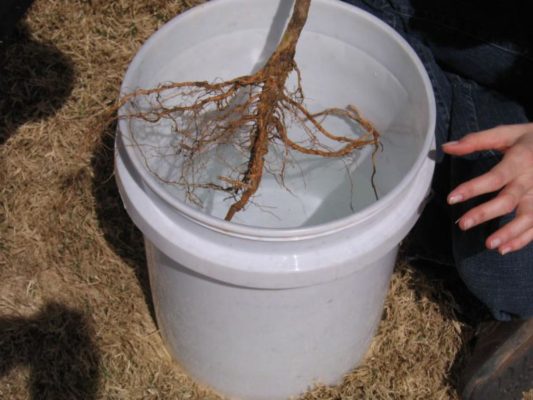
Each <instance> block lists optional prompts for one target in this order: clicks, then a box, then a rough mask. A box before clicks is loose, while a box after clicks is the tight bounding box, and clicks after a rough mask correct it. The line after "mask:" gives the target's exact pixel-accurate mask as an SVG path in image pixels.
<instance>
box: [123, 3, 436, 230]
mask: <svg viewBox="0 0 533 400" xmlns="http://www.w3.org/2000/svg"><path fill="white" fill-rule="evenodd" d="M250 3H253V4H250V5H245V6H244V8H245V10H243V9H242V8H243V6H242V4H239V7H240V8H241V9H240V10H238V12H235V13H234V15H235V18H234V21H232V23H228V22H226V23H225V24H221V23H218V22H217V17H216V13H209V14H207V13H206V14H203V13H201V12H199V13H197V14H196V16H195V18H189V19H185V20H183V21H182V23H181V24H179V25H175V26H174V27H173V28H172V29H171V30H169V31H167V32H166V33H165V37H166V38H167V39H168V40H161V38H160V40H159V41H158V43H157V45H154V46H152V48H151V49H150V50H149V51H150V53H153V56H152V54H150V53H149V54H148V55H147V56H146V57H145V60H146V61H144V62H143V63H142V64H140V65H139V68H138V69H137V70H136V71H134V81H135V82H138V87H144V88H147V87H154V86H156V85H158V84H161V83H163V82H169V81H175V82H182V81H194V80H208V81H214V80H224V79H231V78H235V77H237V76H241V75H245V74H249V73H250V72H252V71H254V70H257V68H258V67H259V66H260V65H261V64H262V62H264V60H265V58H266V57H268V55H269V52H270V51H272V49H273V48H274V47H275V43H277V41H278V39H279V35H280V33H281V31H282V28H283V24H284V23H285V21H286V20H287V17H288V14H287V13H286V12H284V9H286V8H287V7H286V5H285V6H284V5H283V4H284V2H281V3H280V4H278V2H275V1H274V2H260V3H259V4H260V7H258V6H257V4H258V3H256V2H250ZM286 3H288V2H286ZM226 8H231V2H228V3H227V7H226ZM285 11H286V10H285ZM335 11H336V14H334V15H331V16H328V15H327V14H328V13H335ZM324 13H325V14H326V15H324ZM231 15H233V14H232V13H231V12H228V11H226V15H225V19H227V18H231ZM243 15H246V18H243V17H242V16H243ZM319 16H320V18H319ZM273 21H274V23H273ZM332 23H334V24H335V25H336V26H335V29H334V31H335V34H331V33H330V31H331V30H332V28H331V24H332ZM367 23H368V22H366V21H362V23H361V26H360V27H354V25H353V20H350V19H346V20H345V19H344V18H343V16H342V13H340V12H339V10H332V8H331V7H329V8H328V7H323V4H322V3H317V5H316V7H314V8H313V9H312V11H311V14H310V17H309V20H308V22H307V25H306V28H305V30H304V32H303V34H302V37H301V39H300V42H299V44H298V48H297V54H296V61H297V64H298V66H299V68H300V70H301V73H302V79H303V89H304V93H305V96H306V100H305V104H306V106H307V107H308V108H309V109H310V110H311V111H319V110H322V109H325V108H329V107H342V108H344V107H346V106H348V105H355V106H356V107H357V109H358V110H360V112H361V113H362V114H363V116H364V117H365V118H367V119H369V120H370V121H372V122H373V123H374V124H375V125H376V127H377V128H378V130H379V131H380V132H381V133H382V136H381V149H380V150H379V151H378V152H377V154H376V157H375V172H376V174H375V178H374V180H373V181H372V180H371V177H372V174H373V167H374V163H373V160H372V157H371V155H372V152H373V150H374V148H373V147H367V148H365V149H363V150H361V151H358V152H355V153H354V154H353V156H350V157H348V158H343V159H325V158H321V157H316V156H303V155H301V154H298V153H295V152H290V153H289V155H288V157H286V158H285V160H286V164H285V166H284V167H285V173H284V180H283V184H280V179H279V176H277V172H278V171H279V170H280V168H281V162H280V160H281V159H283V158H284V156H283V154H284V148H283V147H282V146H281V145H279V146H278V147H277V148H276V147H275V146H273V147H272V148H271V149H270V151H269V155H268V156H267V157H268V159H271V160H272V164H273V165H277V166H275V167H274V168H272V169H273V171H272V172H265V174H264V177H263V181H262V184H261V186H260V189H259V191H258V192H257V193H256V195H255V197H254V198H253V200H252V202H251V203H250V204H248V206H247V207H246V209H245V211H244V212H240V213H237V215H236V216H235V218H234V220H233V222H237V223H241V224H245V225H250V226H256V227H267V228H294V227H307V226H313V225H318V224H322V223H327V222H330V221H333V220H336V219H339V218H343V217H346V216H348V215H351V214H353V213H356V212H358V211H360V210H362V209H364V208H365V207H367V206H368V205H370V204H372V203H373V202H375V201H376V200H377V198H376V196H375V191H374V189H375V190H376V191H377V194H378V198H383V197H384V196H386V195H387V194H388V193H389V192H390V191H391V190H392V189H394V187H395V186H396V185H397V184H398V183H399V182H401V180H402V178H403V177H404V176H405V175H406V174H407V173H408V172H409V170H410V169H411V168H412V167H413V164H414V162H415V160H416V159H417V157H418V156H419V155H420V152H421V149H422V147H423V144H424V140H425V133H426V131H427V127H428V124H429V121H428V118H427V115H428V114H429V113H428V110H427V104H426V103H425V102H424V100H425V98H426V97H425V96H424V93H423V85H422V82H421V81H420V79H419V77H418V76H417V75H416V70H415V68H414V67H413V65H412V60H411V59H410V58H408V57H406V56H402V55H401V54H398V52H399V50H398V49H397V48H396V47H397V46H393V43H392V39H391V38H390V37H388V36H386V35H381V36H380V34H379V33H377V34H375V35H374V36H373V40H374V44H373V45H372V44H370V45H369V44H368V43H367V42H368V41H367V40H366V38H365V32H366V29H368V27H367V26H363V25H365V24H367ZM200 30H201V31H200ZM276 30H277V31H276ZM358 30H360V31H361V34H358V32H357V31H358ZM185 32H186V33H187V35H186V37H185V35H184V33H185ZM191 32H192V33H191ZM193 33H195V34H193ZM380 41H381V42H380ZM387 47H391V50H390V52H386V51H384V50H387ZM388 63H394V65H388ZM402 63H404V64H405V65H402ZM392 67H394V68H392ZM391 70H394V71H395V73H392V72H391ZM398 71H400V72H398ZM399 74H401V75H404V76H398V75H399ZM293 78H294V77H293ZM293 80H294V79H293ZM401 82H402V83H401ZM290 85H291V83H289V86H290ZM131 89H132V90H133V89H135V88H131ZM325 124H326V126H327V127H328V128H329V129H330V130H331V131H333V132H335V133H336V134H348V133H350V134H357V132H350V131H354V127H353V126H348V125H347V124H346V123H345V122H344V121H342V120H340V119H328V120H327V121H326V122H325ZM355 130H356V129H355ZM130 132H134V134H135V135H136V137H135V145H136V146H138V147H139V148H140V149H141V151H140V152H139V154H141V153H142V155H140V157H142V158H144V159H145V161H146V162H147V163H148V165H149V167H150V169H151V170H152V171H156V173H157V175H158V176H160V177H163V178H164V180H166V181H176V180H178V178H179V174H180V173H181V169H180V167H181V164H180V160H179V159H176V157H175V149H174V148H173V147H172V143H173V141H174V139H173V133H172V132H171V127H170V125H169V124H168V123H165V122H160V123H158V124H151V125H147V124H146V123H144V122H139V121H135V120H134V121H132V122H131V129H130ZM289 134H290V135H291V137H292V138H295V139H297V138H299V137H301V136H302V135H303V133H302V132H301V131H299V130H298V129H296V128H294V127H291V125H289ZM162 149H170V150H162ZM165 152H166V153H165ZM162 154H164V156H163V157H162V156H161V155H162ZM280 155H281V156H280ZM205 158H206V160H207V161H208V162H207V163H206V164H205V165H206V168H202V169H201V170H200V171H198V172H196V173H197V174H198V176H196V178H197V179H199V180H201V179H203V178H205V179H211V180H213V181H216V180H217V177H218V176H220V175H224V170H225V168H227V166H226V161H227V160H231V161H232V163H233V165H234V164H236V163H237V164H238V163H245V162H246V158H244V156H243V155H242V154H239V153H237V152H235V151H234V150H233V149H232V148H231V147H229V146H219V148H218V149H217V150H216V152H214V153H211V154H206V155H205ZM276 162H277V164H276ZM304 176H305V177H304ZM147 179H151V180H152V181H155V184H156V185H160V186H161V189H162V190H165V191H167V192H170V193H171V194H172V196H173V197H174V198H176V199H178V201H182V202H187V199H186V197H185V194H184V190H183V188H182V187H180V186H177V185H172V184H165V183H163V182H162V181H161V180H160V179H158V178H157V177H156V176H154V175H152V176H150V177H148V178H147ZM196 196H197V198H198V199H199V200H200V201H201V204H202V207H199V206H198V204H192V203H190V202H189V203H188V204H189V205H190V206H191V207H197V208H201V209H202V210H203V211H204V212H206V213H208V214H211V215H213V216H216V217H219V218H223V217H224V215H225V213H226V211H227V210H228V208H229V207H230V206H231V204H232V203H233V202H234V201H235V200H234V199H233V198H231V197H228V194H227V193H224V192H217V191H213V190H203V191H202V190H198V191H197V193H196Z"/></svg>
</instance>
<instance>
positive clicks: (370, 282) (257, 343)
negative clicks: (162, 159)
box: [146, 241, 397, 400]
mask: <svg viewBox="0 0 533 400" xmlns="http://www.w3.org/2000/svg"><path fill="white" fill-rule="evenodd" d="M146 251H147V255H148V265H149V271H150V283H151V287H152V294H153V297H154V304H155V308H156V315H157V319H158V324H159V327H160V330H161V333H162V335H163V337H164V339H165V341H166V343H167V345H168V347H169V350H170V351H171V353H172V354H173V355H174V356H175V358H176V359H177V360H178V361H179V362H180V364H181V365H182V366H183V367H184V368H185V369H186V370H187V371H188V372H189V373H190V374H191V375H192V376H194V377H195V378H196V379H197V380H198V381H200V382H205V383H208V384H209V385H210V386H212V387H213V388H214V389H216V390H217V391H220V392H221V393H223V394H226V395H229V396H235V397H238V398H246V399H252V400H256V399H257V400H260V399H265V400H266V399H269V400H275V399H286V398H287V397H289V396H293V395H296V394H298V393H301V392H303V391H305V390H307V389H308V387H309V385H310V383H312V382H316V383H323V384H335V383H338V380H339V378H340V377H342V376H343V375H344V374H345V373H346V372H348V371H349V370H350V369H351V368H353V367H354V366H355V365H356V364H357V363H358V362H359V361H360V360H361V359H362V357H363V356H364V352H366V350H367V348H368V346H369V344H370V341H371V339H372V336H373V334H374V332H375V329H376V326H377V323H378V322H379V319H380V316H381V309H382V307H383V301H384V298H385V295H386V293H387V290H388V285H389V280H390V275H391V272H392V268H393V266H394V260H395V257H396V253H397V248H395V249H394V250H393V251H391V252H389V253H388V254H386V255H385V256H384V257H383V259H381V260H379V261H378V262H376V263H373V264H370V265H366V266H364V267H363V268H359V269H358V270H357V272H355V273H353V274H351V275H349V276H346V277H344V278H343V279H337V280H334V281H330V282H327V283H325V284H321V285H314V286H308V287H301V288H294V289H278V290H265V289H254V288H247V287H241V286H234V285H229V284H227V283H224V282H220V281H216V280H213V279H211V278H209V277H206V276H203V275H200V274H198V273H196V272H193V271H191V270H189V269H187V268H185V267H183V266H181V265H179V264H178V263H176V262H175V261H173V260H172V259H170V258H168V257H167V256H166V255H164V254H163V253H162V252H160V251H159V250H157V248H156V247H155V246H154V245H153V244H151V243H150V242H149V241H146ZM250 363H253V366H251V365H250ZM259 394H260V395H259Z"/></svg>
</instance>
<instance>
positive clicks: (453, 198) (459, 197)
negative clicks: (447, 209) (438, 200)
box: [448, 194, 464, 205]
mask: <svg viewBox="0 0 533 400" xmlns="http://www.w3.org/2000/svg"><path fill="white" fill-rule="evenodd" d="M463 199H464V196H463V195H462V194H454V195H451V196H450V197H448V204H450V205H453V204H457V203H459V202H460V201H463Z"/></svg>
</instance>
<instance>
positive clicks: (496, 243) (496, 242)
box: [486, 196, 533, 255]
mask: <svg viewBox="0 0 533 400" xmlns="http://www.w3.org/2000/svg"><path fill="white" fill-rule="evenodd" d="M529 197H530V200H529V202H528V201H524V202H521V204H520V206H519V207H518V209H517V213H516V218H514V219H513V220H512V221H511V222H509V223H508V224H506V225H505V226H503V227H502V228H501V229H499V230H498V231H496V232H495V233H493V234H492V235H490V236H489V237H488V238H487V241H486V246H487V248H489V249H494V250H496V249H497V250H498V251H499V252H500V253H501V254H502V255H503V254H507V253H509V252H511V251H517V250H520V249H521V248H523V247H525V246H526V245H527V244H528V243H530V242H531V241H532V240H533V203H532V200H533V196H529Z"/></svg>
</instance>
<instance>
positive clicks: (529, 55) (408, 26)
mask: <svg viewBox="0 0 533 400" xmlns="http://www.w3.org/2000/svg"><path fill="white" fill-rule="evenodd" d="M344 1H346V2H347V3H351V4H353V5H356V6H358V7H360V8H362V9H364V10H366V11H369V12H370V13H372V14H374V15H376V16H377V17H378V18H380V19H382V20H383V21H385V22H386V23H388V24H389V25H391V26H392V27H393V28H394V29H395V30H396V31H398V32H399V33H400V34H401V35H402V36H403V37H404V38H405V39H406V40H407V41H408V42H409V43H410V44H411V46H412V47H413V48H414V49H415V51H416V52H417V53H418V55H419V57H420V58H421V60H422V61H423V63H424V65H425V67H426V69H427V72H428V75H429V77H430V79H431V81H432V84H433V88H434V91H435V96H436V102H437V128H436V132H435V135H436V140H437V146H438V151H437V153H438V154H437V167H436V172H435V178H434V181H433V190H434V194H435V195H434V197H433V200H432V201H431V202H430V204H429V205H428V207H427V208H426V210H425V211H424V213H423V215H422V217H421V219H420V221H419V223H418V224H417V227H415V233H416V232H418V234H415V238H417V237H418V238H423V239H420V240H419V243H418V244H417V245H416V247H417V248H418V253H417V254H418V255H419V256H421V257H423V258H426V259H429V260H432V261H436V262H439V263H441V264H453V265H455V266H456V268H457V270H458V272H459V275H460V277H461V279H462V280H463V281H464V282H465V284H466V286H467V287H468V288H469V290H470V291H471V292H472V293H473V294H474V295H475V296H476V297H477V298H478V299H479V300H481V301H482V302H483V303H484V304H485V305H486V306H487V307H488V308H489V309H490V311H491V313H492V315H493V316H494V317H495V318H496V319H499V320H509V319H511V318H513V317H519V318H530V317H533V245H529V246H527V247H526V248H524V249H523V250H521V251H518V252H515V253H510V254H507V255H505V256H501V255H499V254H498V253H497V252H495V251H489V250H487V249H486V248H485V246H484V242H485V239H486V238H487V237H488V236H489V234H490V233H492V232H494V231H495V230H496V229H497V228H498V227H499V226H501V225H503V224H504V223H505V222H507V221H509V220H510V219H511V218H512V217H513V215H512V214H511V215H507V216H505V217H502V218H499V219H497V220H493V221H490V222H488V223H485V224H482V225H481V226H479V227H476V228H474V229H472V230H469V231H468V232H463V231H461V230H460V229H458V227H457V226H456V225H455V224H454V221H456V220H457V219H458V218H459V217H460V216H461V215H462V214H463V213H464V212H465V211H466V210H467V209H470V208H471V207H473V206H474V205H476V204H480V203H481V202H483V201H486V200H487V199H488V198H490V196H483V197H482V198H479V199H475V200H472V201H469V202H467V203H465V204H461V205H456V206H453V207H449V206H447V204H446V196H447V194H448V193H449V191H450V190H451V189H452V188H453V187H455V186H457V185H458V184H459V183H461V182H464V181H466V180H468V179H471V178H473V177H475V176H478V175H481V174H482V173H484V172H487V171H488V170H489V169H490V168H491V167H493V166H494V165H495V164H496V163H498V161H499V160H500V159H501V155H500V154H498V153H496V152H493V151H486V152H480V153H476V154H472V155H469V156H466V157H461V158H458V157H449V156H445V155H444V154H443V153H442V151H441V150H440V145H441V144H442V143H445V142H447V141H451V140H457V139H459V138H461V137H462V136H464V135H465V134H467V133H469V132H475V131H479V130H482V129H488V128H492V127H495V126H497V125H502V124H516V123H525V122H528V121H529V120H530V119H531V117H532V116H533V107H532V103H533V102H532V101H531V99H532V98H533V96H532V95H530V93H529V92H531V93H533V51H532V50H533V46H532V44H533V34H532V33H530V32H528V30H529V29H530V28H529V27H530V21H529V20H528V19H529V18H531V15H532V14H531V11H532V10H524V9H523V8H524V7H526V8H527V7H530V8H531V6H528V5H526V6H522V9H520V8H517V7H516V6H515V7H513V6H512V5H513V4H514V3H515V2H513V1H511V2H506V5H505V6H504V5H502V3H503V2H480V1H477V0H432V1H427V0H344ZM490 3H497V4H493V5H491V4H490ZM516 3H517V4H518V3H519V2H516ZM523 3H527V2H523Z"/></svg>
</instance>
